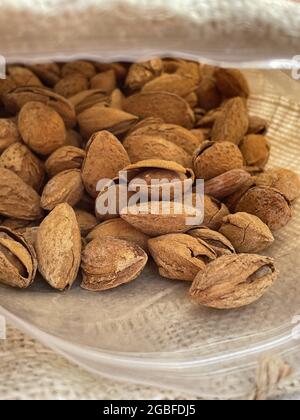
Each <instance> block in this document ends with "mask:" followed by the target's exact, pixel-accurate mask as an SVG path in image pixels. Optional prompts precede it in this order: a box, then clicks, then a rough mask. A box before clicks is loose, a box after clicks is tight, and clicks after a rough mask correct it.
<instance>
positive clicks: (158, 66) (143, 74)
mask: <svg viewBox="0 0 300 420" xmlns="http://www.w3.org/2000/svg"><path fill="white" fill-rule="evenodd" d="M162 71H163V61H162V60H161V59H160V58H154V59H152V60H149V61H144V62H140V63H133V64H132V65H131V66H130V67H129V70H128V74H127V77H126V82H125V84H126V86H128V87H129V89H130V90H132V91H134V90H139V89H141V88H142V87H143V86H144V85H145V84H146V83H147V82H150V81H151V80H153V79H154V78H156V77H157V76H160V75H161V73H162Z"/></svg>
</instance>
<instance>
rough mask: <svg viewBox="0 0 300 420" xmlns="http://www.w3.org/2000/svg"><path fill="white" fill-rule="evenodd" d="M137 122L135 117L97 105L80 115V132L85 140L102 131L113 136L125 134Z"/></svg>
mask: <svg viewBox="0 0 300 420" xmlns="http://www.w3.org/2000/svg"><path fill="white" fill-rule="evenodd" d="M137 120H138V117H136V116H135V115H132V114H129V113H128V112H124V111H122V110H120V109H116V108H109V107H107V106H104V105H103V104H96V105H94V106H92V107H91V108H88V109H86V110H85V111H83V112H81V113H80V114H79V115H78V123H79V127H80V132H81V134H82V136H83V137H84V138H85V139H87V138H89V137H90V136H91V135H93V134H94V133H95V132H96V131H101V130H107V131H110V132H111V133H113V134H122V133H125V132H126V131H128V130H129V128H130V127H131V126H132V125H133V124H135V123H136V121H137Z"/></svg>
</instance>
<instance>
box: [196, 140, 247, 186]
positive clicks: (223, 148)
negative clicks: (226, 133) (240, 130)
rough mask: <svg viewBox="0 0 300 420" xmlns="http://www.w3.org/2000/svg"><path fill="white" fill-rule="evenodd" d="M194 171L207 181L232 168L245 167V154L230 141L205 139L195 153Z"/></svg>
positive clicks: (197, 175) (198, 176)
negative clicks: (216, 141)
mask: <svg viewBox="0 0 300 420" xmlns="http://www.w3.org/2000/svg"><path fill="white" fill-rule="evenodd" d="M193 162H194V172H195V175H196V177H197V178H202V179H204V180H205V181H207V180H209V179H212V178H215V177H217V176H219V175H222V174H224V173H225V172H228V171H231V170H232V169H242V168H243V163H244V162H243V156H242V153H241V152H240V150H239V148H238V147H237V146H236V145H235V144H233V143H230V142H220V143H215V142H211V141H205V142H204V143H202V145H201V146H200V147H199V149H198V150H197V151H196V152H195V154H194V159H193Z"/></svg>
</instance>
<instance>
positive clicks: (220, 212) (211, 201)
mask: <svg viewBox="0 0 300 420" xmlns="http://www.w3.org/2000/svg"><path fill="white" fill-rule="evenodd" d="M196 199H197V196H196V193H194V194H193V205H194V206H196ZM203 206H204V220H203V226H205V227H207V228H209V229H212V230H219V229H220V226H221V224H222V220H223V217H225V216H227V215H228V214H229V210H228V208H227V207H226V206H225V204H223V203H221V202H220V201H218V200H217V199H215V198H213V197H210V196H208V195H205V196H204V202H203Z"/></svg>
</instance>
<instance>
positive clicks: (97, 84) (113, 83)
mask: <svg viewBox="0 0 300 420" xmlns="http://www.w3.org/2000/svg"><path fill="white" fill-rule="evenodd" d="M116 87H117V78H116V73H115V71H114V70H107V71H104V72H102V73H98V74H96V76H94V77H93V78H92V79H91V88H92V89H101V90H102V91H103V92H105V93H106V94H107V95H110V94H111V93H112V92H113V91H114V90H115V89H116Z"/></svg>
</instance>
